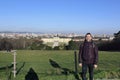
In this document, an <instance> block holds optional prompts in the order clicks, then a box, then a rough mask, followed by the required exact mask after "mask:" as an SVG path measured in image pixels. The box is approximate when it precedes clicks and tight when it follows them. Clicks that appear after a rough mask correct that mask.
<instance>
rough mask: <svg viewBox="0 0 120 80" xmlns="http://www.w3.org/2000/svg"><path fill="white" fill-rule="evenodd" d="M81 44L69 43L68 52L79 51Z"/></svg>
mask: <svg viewBox="0 0 120 80" xmlns="http://www.w3.org/2000/svg"><path fill="white" fill-rule="evenodd" d="M79 44H80V43H79V42H75V41H73V40H71V41H69V43H68V45H67V46H66V50H77V49H79Z"/></svg>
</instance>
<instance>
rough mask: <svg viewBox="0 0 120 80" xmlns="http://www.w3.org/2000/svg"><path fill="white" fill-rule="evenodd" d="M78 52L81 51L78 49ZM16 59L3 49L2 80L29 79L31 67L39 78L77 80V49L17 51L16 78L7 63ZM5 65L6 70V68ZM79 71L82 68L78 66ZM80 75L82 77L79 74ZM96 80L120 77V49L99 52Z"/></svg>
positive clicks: (46, 79) (0, 56)
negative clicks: (75, 65) (75, 53)
mask: <svg viewBox="0 0 120 80" xmlns="http://www.w3.org/2000/svg"><path fill="white" fill-rule="evenodd" d="M77 52H78V51H77ZM12 62H13V55H12V53H7V52H3V51H1V52H0V80H6V79H8V78H11V80H25V76H26V75H27V73H28V71H29V70H30V68H32V69H33V70H34V71H35V73H36V74H37V76H38V78H39V80H75V79H76V78H77V77H76V76H75V75H74V71H75V70H74V51H63V50H62V51H39V50H18V51H17V77H16V78H15V79H13V73H11V71H12V68H8V67H7V66H9V65H11V63H12ZM2 67H5V69H2ZM78 70H79V72H81V68H80V67H78ZM78 77H79V78H80V76H78ZM94 78H95V79H98V78H99V79H102V78H103V79H108V78H110V79H119V78H120V52H105V51H99V64H98V68H97V69H96V70H95V76H94Z"/></svg>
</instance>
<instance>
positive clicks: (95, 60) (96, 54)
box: [94, 46, 98, 68]
mask: <svg viewBox="0 0 120 80" xmlns="http://www.w3.org/2000/svg"><path fill="white" fill-rule="evenodd" d="M94 49H95V59H94V67H95V68H97V63H98V47H97V46H95V48H94Z"/></svg>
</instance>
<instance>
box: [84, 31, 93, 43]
mask: <svg viewBox="0 0 120 80" xmlns="http://www.w3.org/2000/svg"><path fill="white" fill-rule="evenodd" d="M85 41H87V42H91V41H92V35H91V33H87V34H86V35H85Z"/></svg>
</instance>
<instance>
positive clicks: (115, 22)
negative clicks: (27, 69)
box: [0, 0, 120, 34]
mask: <svg viewBox="0 0 120 80" xmlns="http://www.w3.org/2000/svg"><path fill="white" fill-rule="evenodd" d="M119 4H120V0H91V1H87V0H84V1H83V0H20V1H18V0H4V1H0V31H18V32H43V33H52V32H54V33H55V32H56V33H58V32H61V33H62V32H66V33H67V32H68V33H83V34H85V33H87V32H91V33H93V34H113V33H116V32H118V31H119V30H120V23H119V22H120V5H119Z"/></svg>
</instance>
